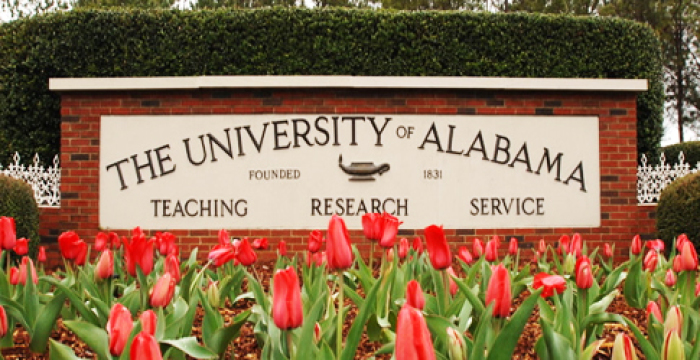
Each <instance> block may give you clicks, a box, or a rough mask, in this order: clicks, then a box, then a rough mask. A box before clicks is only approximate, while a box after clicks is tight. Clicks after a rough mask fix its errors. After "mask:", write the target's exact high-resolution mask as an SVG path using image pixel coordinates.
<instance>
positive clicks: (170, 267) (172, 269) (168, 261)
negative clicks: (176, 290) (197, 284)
mask: <svg viewBox="0 0 700 360" xmlns="http://www.w3.org/2000/svg"><path fill="white" fill-rule="evenodd" d="M163 270H164V271H165V272H167V273H170V275H171V276H172V277H173V279H175V283H179V282H180V260H179V259H178V258H177V256H176V255H175V254H170V255H168V256H166V257H165V266H164V269H163Z"/></svg>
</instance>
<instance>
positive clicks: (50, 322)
mask: <svg viewBox="0 0 700 360" xmlns="http://www.w3.org/2000/svg"><path fill="white" fill-rule="evenodd" d="M65 301H66V296H65V295H64V294H60V293H59V294H56V295H55V296H54V298H53V299H52V300H51V302H49V303H48V304H46V305H45V306H44V307H43V308H41V310H40V311H39V317H38V318H37V320H36V322H35V323H34V329H32V332H31V334H32V338H31V341H30V342H29V348H30V349H31V350H32V351H33V352H35V353H43V352H44V351H46V344H47V341H48V339H49V336H51V330H53V328H54V327H55V326H56V319H58V315H59V314H60V313H61V310H62V309H63V305H64V303H65Z"/></svg>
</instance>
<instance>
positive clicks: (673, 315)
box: [664, 305, 683, 336]
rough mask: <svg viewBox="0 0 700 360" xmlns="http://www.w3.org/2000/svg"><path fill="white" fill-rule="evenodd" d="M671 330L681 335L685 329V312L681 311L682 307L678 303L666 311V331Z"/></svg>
mask: <svg viewBox="0 0 700 360" xmlns="http://www.w3.org/2000/svg"><path fill="white" fill-rule="evenodd" d="M669 331H675V332H677V333H678V335H679V336H680V335H681V332H682V331H683V314H682V313H681V308H680V307H679V306H678V305H676V306H671V307H670V308H669V309H668V311H667V312H666V321H664V333H668V332H669Z"/></svg>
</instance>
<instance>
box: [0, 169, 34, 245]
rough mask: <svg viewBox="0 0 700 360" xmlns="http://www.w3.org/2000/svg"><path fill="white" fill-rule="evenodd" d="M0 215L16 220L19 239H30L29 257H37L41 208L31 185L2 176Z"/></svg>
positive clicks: (0, 182) (0, 179)
mask: <svg viewBox="0 0 700 360" xmlns="http://www.w3.org/2000/svg"><path fill="white" fill-rule="evenodd" d="M0 215H2V216H8V217H12V218H14V219H15V226H16V228H17V238H18V239H20V238H26V239H29V255H30V256H31V257H35V256H36V252H37V249H38V244H39V207H38V206H37V204H36V200H35V199H34V190H32V187H31V185H29V184H27V183H26V182H24V181H22V180H17V179H15V178H11V177H8V176H1V175H0Z"/></svg>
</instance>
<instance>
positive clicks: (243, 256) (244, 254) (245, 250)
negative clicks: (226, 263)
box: [236, 238, 258, 266]
mask: <svg viewBox="0 0 700 360" xmlns="http://www.w3.org/2000/svg"><path fill="white" fill-rule="evenodd" d="M236 259H237V260H238V261H240V262H241V264H242V265H243V266H250V265H253V264H254V263H255V261H256V260H257V259H258V255H257V254H256V253H255V251H253V247H252V246H251V245H250V242H249V241H248V238H244V239H243V240H241V242H240V245H239V248H238V253H237V254H236Z"/></svg>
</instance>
